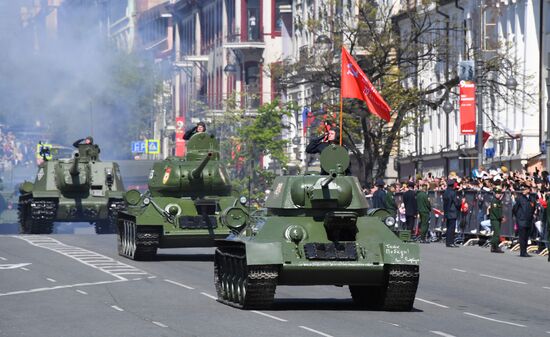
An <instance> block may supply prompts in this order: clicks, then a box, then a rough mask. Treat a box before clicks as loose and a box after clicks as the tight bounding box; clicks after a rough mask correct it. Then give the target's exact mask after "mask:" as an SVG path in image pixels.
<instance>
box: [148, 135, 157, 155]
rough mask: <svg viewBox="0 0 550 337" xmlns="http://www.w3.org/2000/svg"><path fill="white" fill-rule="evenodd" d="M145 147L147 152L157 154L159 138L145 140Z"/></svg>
mask: <svg viewBox="0 0 550 337" xmlns="http://www.w3.org/2000/svg"><path fill="white" fill-rule="evenodd" d="M145 149H146V152H145V153H148V154H159V153H160V140H158V139H147V140H146V141H145Z"/></svg>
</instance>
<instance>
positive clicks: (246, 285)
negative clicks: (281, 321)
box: [214, 247, 278, 309]
mask: <svg viewBox="0 0 550 337" xmlns="http://www.w3.org/2000/svg"><path fill="white" fill-rule="evenodd" d="M277 277H278V267H277V266H276V265H262V266H248V265H247V264H246V255H245V251H244V249H242V248H240V247H233V248H228V247H224V248H218V249H216V253H215V256H214V280H215V285H216V293H217V295H218V301H219V302H221V303H224V304H227V305H230V306H232V307H236V308H239V309H267V308H269V307H271V305H272V304H273V299H274V297H275V289H276V287H277Z"/></svg>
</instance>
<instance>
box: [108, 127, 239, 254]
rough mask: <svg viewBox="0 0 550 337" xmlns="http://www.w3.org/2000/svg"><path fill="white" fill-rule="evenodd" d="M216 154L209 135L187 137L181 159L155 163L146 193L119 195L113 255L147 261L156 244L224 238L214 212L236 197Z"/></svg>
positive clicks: (196, 244) (200, 242) (194, 243)
mask: <svg viewBox="0 0 550 337" xmlns="http://www.w3.org/2000/svg"><path fill="white" fill-rule="evenodd" d="M219 156H220V153H219V143H218V141H217V140H216V139H215V138H214V136H212V135H209V134H206V133H197V134H195V135H193V136H192V137H191V139H189V140H188V141H187V154H186V155H185V157H168V158H167V159H165V160H163V161H159V162H157V163H155V164H154V165H153V168H152V169H151V172H150V174H149V183H148V185H149V189H148V191H146V192H145V193H143V194H140V192H139V191H137V190H130V191H128V192H127V193H126V194H125V199H126V201H127V203H128V210H127V211H125V212H119V214H118V227H117V228H118V253H119V254H120V255H122V256H125V257H128V258H130V259H134V260H147V259H152V258H153V257H154V256H155V255H156V252H157V248H183V247H213V246H214V239H216V238H224V237H226V236H227V235H228V234H229V228H228V227H226V226H224V225H222V224H221V223H220V222H219V221H218V217H219V212H220V210H221V209H224V208H227V207H230V206H231V205H233V203H234V202H235V199H236V198H234V197H232V196H231V182H230V180H229V176H228V174H227V172H226V170H225V168H224V166H223V165H222V164H221V163H220V161H219Z"/></svg>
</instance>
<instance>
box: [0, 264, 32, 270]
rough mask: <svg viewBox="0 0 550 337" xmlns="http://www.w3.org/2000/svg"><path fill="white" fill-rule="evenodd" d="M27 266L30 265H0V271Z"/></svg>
mask: <svg viewBox="0 0 550 337" xmlns="http://www.w3.org/2000/svg"><path fill="white" fill-rule="evenodd" d="M28 265H30V263H12V264H0V269H19V268H23V267H25V266H28Z"/></svg>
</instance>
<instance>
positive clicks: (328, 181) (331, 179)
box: [321, 173, 337, 187]
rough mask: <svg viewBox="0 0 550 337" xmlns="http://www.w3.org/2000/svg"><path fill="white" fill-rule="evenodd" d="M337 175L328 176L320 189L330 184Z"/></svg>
mask: <svg viewBox="0 0 550 337" xmlns="http://www.w3.org/2000/svg"><path fill="white" fill-rule="evenodd" d="M336 176H337V174H336V173H332V174H330V175H329V176H328V178H326V179H325V180H323V182H322V183H321V187H327V186H328V184H330V183H331V182H332V181H333V180H334V179H335V178H336Z"/></svg>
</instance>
